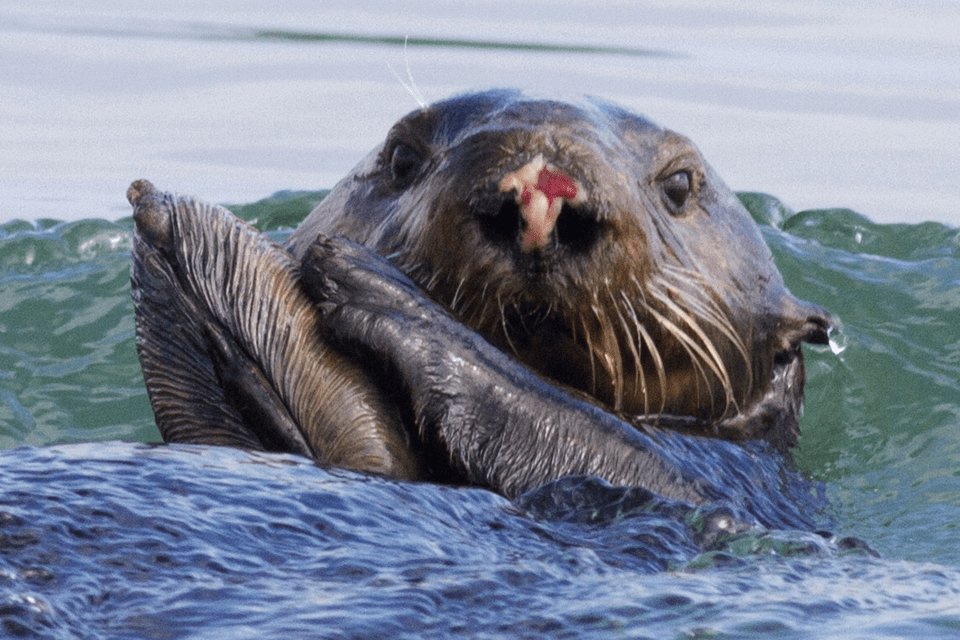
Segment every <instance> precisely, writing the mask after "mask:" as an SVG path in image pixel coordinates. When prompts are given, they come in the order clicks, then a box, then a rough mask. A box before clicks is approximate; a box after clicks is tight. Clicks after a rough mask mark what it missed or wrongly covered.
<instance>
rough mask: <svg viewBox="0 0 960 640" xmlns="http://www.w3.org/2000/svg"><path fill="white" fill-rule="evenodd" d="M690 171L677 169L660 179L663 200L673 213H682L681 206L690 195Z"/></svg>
mask: <svg viewBox="0 0 960 640" xmlns="http://www.w3.org/2000/svg"><path fill="white" fill-rule="evenodd" d="M690 186H691V179H690V172H689V171H677V172H676V173H671V174H670V175H669V176H667V177H666V178H664V179H663V180H661V181H660V188H661V190H662V191H663V201H664V204H666V205H667V207H669V208H670V212H671V213H673V214H674V215H679V214H680V213H683V207H684V205H685V204H687V198H689V197H690Z"/></svg>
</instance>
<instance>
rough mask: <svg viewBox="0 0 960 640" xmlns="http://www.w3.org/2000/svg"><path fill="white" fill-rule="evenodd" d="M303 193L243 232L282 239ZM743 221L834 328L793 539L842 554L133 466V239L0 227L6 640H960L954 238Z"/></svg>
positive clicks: (62, 228)
mask: <svg viewBox="0 0 960 640" xmlns="http://www.w3.org/2000/svg"><path fill="white" fill-rule="evenodd" d="M321 195H322V194H321V193H315V192H311V193H283V194H279V195H278V196H277V197H276V198H274V199H271V200H268V201H264V202H259V203H255V204H252V205H249V206H247V207H238V208H235V210H236V211H237V212H239V213H240V214H241V215H243V216H244V217H247V218H252V219H255V220H256V221H257V222H258V224H259V225H261V227H262V228H264V229H266V230H268V232H269V233H271V234H272V235H273V236H274V237H275V238H277V239H278V240H279V239H282V238H284V237H285V235H286V234H287V233H288V230H289V229H290V228H291V227H292V226H294V225H295V224H296V222H297V221H298V220H299V219H300V218H301V217H302V216H303V215H305V213H306V212H307V210H309V208H310V207H311V206H312V204H313V203H314V202H316V200H317V199H318V198H319V197H320V196H321ZM741 197H742V199H743V200H744V201H745V202H746V203H747V204H748V205H749V206H750V208H751V209H752V210H753V212H754V214H755V216H756V217H757V218H758V219H759V220H761V221H766V222H767V223H768V224H765V225H764V226H763V232H764V235H765V237H766V240H767V242H768V243H769V244H770V246H771V248H772V249H773V251H774V253H775V256H776V259H777V262H778V265H779V266H780V268H781V270H782V272H783V274H784V277H785V278H786V280H787V283H788V285H789V286H790V287H791V289H792V290H793V291H794V292H795V293H796V294H798V295H800V296H801V297H803V298H806V299H810V300H816V301H818V302H820V303H822V304H824V305H825V306H827V307H828V308H829V309H831V311H832V312H833V313H834V314H835V315H836V317H837V318H838V320H839V321H840V323H841V324H842V333H841V334H839V335H837V336H835V338H836V341H837V342H838V343H839V344H842V345H843V347H844V348H843V349H842V351H841V352H840V353H839V355H838V354H836V353H834V351H833V350H831V349H829V348H824V349H822V350H813V349H808V350H807V356H808V358H807V360H808V371H809V382H808V387H807V389H808V392H807V398H808V400H807V406H806V411H805V414H804V417H803V421H802V428H803V437H802V444H801V450H800V452H799V456H798V464H799V466H800V470H801V471H802V473H804V474H805V475H806V476H808V477H810V478H813V479H815V480H816V481H818V482H819V483H822V484H821V485H820V486H822V488H823V490H824V491H825V495H826V497H827V498H828V499H829V502H830V506H829V507H828V509H827V511H826V512H824V513H820V514H811V515H812V516H815V517H816V519H818V520H819V521H820V522H821V523H822V526H824V527H827V528H829V529H830V530H831V531H832V532H834V534H835V537H833V538H830V537H822V536H820V535H818V534H815V533H811V532H804V531H783V532H766V531H755V532H747V533H743V534H740V535H736V536H733V537H731V538H726V537H723V536H716V535H713V534H711V533H710V532H709V531H705V530H704V526H705V524H704V522H705V520H704V518H705V517H706V516H705V515H704V514H702V513H699V512H691V511H690V510H689V509H687V508H684V507H682V505H677V504H673V503H667V502H663V501H656V500H650V499H649V496H646V495H645V494H643V492H639V491H636V490H634V491H624V490H622V489H616V488H610V487H603V486H598V485H597V484H596V483H594V482H589V481H585V480H581V481H576V482H560V483H558V484H557V485H554V486H550V487H548V488H546V489H545V490H543V491H542V492H540V493H539V494H536V495H533V496H526V497H523V498H521V499H518V500H517V501H515V502H510V501H507V500H505V499H503V498H501V497H499V496H497V495H495V494H492V493H490V492H487V491H484V490H479V489H456V488H447V487H439V486H432V485H415V484H402V483H392V482H385V481H380V480H375V479H370V478H364V477H362V476H358V475H356V474H351V473H346V472H338V471H332V472H331V471H324V470H322V469H319V468H316V467H314V466H312V465H311V464H309V463H307V462H306V461H304V460H300V459H297V458H295V457H292V456H275V455H266V454H249V453H244V452H240V451H232V450H226V449H215V448H199V447H185V446H178V447H164V446H159V447H157V446H148V445H146V444H142V443H144V442H156V441H158V440H159V434H158V433H157V432H156V429H155V427H154V426H153V422H152V417H151V413H150V408H149V405H148V402H147V400H146V394H145V392H144V388H143V382H142V379H141V378H140V372H139V368H138V366H137V362H136V355H135V345H134V335H133V333H134V330H133V309H132V303H131V302H130V299H129V284H128V278H129V257H128V251H129V232H130V229H131V221H130V219H129V218H127V219H121V220H119V221H118V222H106V221H103V220H82V221H77V222H65V223H55V222H53V221H41V222H40V223H38V224H37V225H32V224H27V223H22V222H10V223H7V224H6V225H3V226H0V260H2V265H3V266H2V273H3V275H2V277H0V291H2V292H3V295H2V296H0V331H2V336H3V338H2V349H0V371H3V372H5V373H4V376H3V378H2V382H0V393H2V395H3V400H4V401H3V403H2V404H0V444H2V445H3V446H4V447H7V449H6V450H4V451H0V486H2V487H3V492H2V494H0V624H2V625H3V626H2V627H0V628H2V629H3V630H4V631H5V632H6V633H7V634H8V635H10V636H19V637H43V638H141V637H153V638H186V637H191V638H193V637H196V638H203V637H224V636H228V637H236V638H245V637H250V638H254V637H256V638H285V637H296V636H301V637H332V638H350V637H380V636H382V637H418V638H419V637H437V638H441V637H450V636H451V635H456V634H467V633H469V634H471V635H472V637H491V638H492V637H504V636H506V637H544V636H549V637H577V638H590V637H596V638H608V637H658V638H659V637H770V636H771V635H776V636H777V637H788V638H792V637H796V638H800V637H819V638H823V637H826V638H830V637H836V638H860V637H862V638H878V637H897V638H902V637H916V638H920V637H929V636H931V635H934V636H936V637H944V636H946V635H950V634H960V545H958V544H957V532H958V528H960V473H958V472H957V464H956V462H957V460H958V459H960V428H958V423H960V390H958V385H957V383H956V381H957V380H958V379H960V371H958V368H960V329H958V327H960V317H958V314H960V287H958V285H957V283H958V282H960V231H958V230H956V229H953V228H950V227H945V226H943V225H939V224H936V223H923V224H916V225H878V224H875V223H872V222H870V221H869V220H867V219H866V218H864V217H862V216H859V215H857V214H855V213H853V212H851V211H849V210H819V211H805V212H800V213H797V214H795V215H790V214H791V212H790V211H788V210H786V209H785V208H784V207H783V205H782V204H781V203H779V201H777V200H775V199H773V198H771V197H770V196H765V195H761V194H742V196H741ZM838 350H839V349H838ZM118 441H129V443H121V442H118ZM62 443H85V444H62ZM23 445H28V446H23ZM707 519H709V518H707ZM848 536H854V537H855V538H858V539H860V540H863V541H866V543H867V544H868V545H869V547H870V548H872V549H873V550H875V551H876V552H879V554H880V557H874V556H873V555H871V554H870V553H868V552H867V551H866V550H864V549H863V548H861V546H860V545H858V544H856V541H855V540H853V539H851V538H849V537H848Z"/></svg>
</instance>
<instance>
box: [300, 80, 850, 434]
mask: <svg viewBox="0 0 960 640" xmlns="http://www.w3.org/2000/svg"><path fill="white" fill-rule="evenodd" d="M318 233H325V234H328V235H342V236H346V237H349V238H351V239H353V240H355V241H358V242H361V243H363V244H366V245H368V246H370V247H372V248H375V249H376V250H377V251H379V252H380V253H381V254H383V255H384V256H387V257H388V258H389V259H390V260H391V261H393V262H394V263H395V264H396V265H397V266H398V267H399V268H400V269H401V270H403V271H404V272H405V273H407V274H408V275H409V276H410V277H411V278H412V279H413V280H414V281H416V282H417V283H418V284H419V285H420V286H421V287H422V288H423V289H424V290H425V291H426V292H427V293H428V294H429V295H430V296H431V297H432V298H433V299H435V300H436V301H438V302H440V303H442V304H444V305H445V306H446V307H447V308H448V309H449V310H450V311H451V312H452V313H453V314H454V315H455V316H456V317H458V318H459V319H460V320H461V321H462V322H464V323H465V324H467V325H468V326H470V327H472V328H473V329H475V330H476V331H478V332H480V333H481V334H482V335H484V336H485V337H486V338H487V339H488V340H490V341H491V342H493V343H494V344H496V345H497V346H499V347H500V348H502V349H503V350H505V351H507V352H510V353H512V354H514V355H515V356H516V357H517V358H518V359H519V360H520V361H522V362H523V363H525V364H526V365H528V366H529V367H531V368H532V369H534V370H536V371H537V372H539V373H540V374H542V375H543V376H545V377H547V378H549V379H552V380H554V381H557V382H559V383H562V384H564V385H567V386H569V387H573V388H575V389H578V390H580V391H581V392H583V393H586V394H589V395H590V396H593V397H594V398H595V399H596V400H598V401H599V402H601V403H603V404H604V405H606V406H607V407H608V408H609V409H610V410H612V411H615V412H618V413H620V414H625V415H633V416H643V417H644V419H646V420H648V421H661V422H664V423H667V424H672V425H676V426H680V427H683V428H686V429H692V430H694V431H698V432H703V433H708V434H714V435H720V436H722V437H726V438H730V439H750V438H763V439H766V440H769V441H771V442H772V443H774V444H775V445H776V446H778V447H779V448H781V449H786V448H788V447H790V446H793V445H795V444H796V441H797V436H798V433H799V429H798V414H799V408H800V405H801V402H802V397H803V384H804V377H805V374H804V369H803V356H802V353H801V351H800V345H801V343H802V342H805V341H808V342H816V343H824V342H826V341H827V333H828V330H829V328H830V327H831V324H832V322H831V320H830V317H829V315H828V314H827V313H826V312H825V311H824V310H823V309H821V308H819V307H817V306H815V305H813V304H810V303H807V302H803V301H800V300H798V299H797V298H795V297H794V296H792V295H791V294H790V292H789V291H788V290H787V288H786V286H785V285H784V282H783V279H782V277H781V276H780V274H779V272H778V271H777V269H776V267H775V266H774V263H773V259H772V256H771V254H770V251H769V250H768V248H767V246H766V245H765V244H764V242H763V239H762V237H761V236H760V233H759V231H758V229H757V227H756V225H755V224H754V222H753V220H752V219H751V218H750V216H749V214H748V213H747V212H746V211H745V210H744V208H743V207H742V206H741V204H740V203H739V201H738V200H737V199H736V197H735V196H734V195H733V193H732V192H731V191H730V190H729V189H728V188H727V187H726V186H725V185H724V184H723V182H722V181H721V180H720V179H719V178H718V177H717V175H716V174H715V173H714V172H713V171H712V169H711V168H710V167H709V166H708V165H707V164H706V162H705V161H704V160H703V158H702V157H701V155H700V153H699V151H698V150H697V149H696V147H695V146H694V145H693V144H692V143H691V142H690V141H689V140H688V139H687V138H685V137H683V136H681V135H678V134H676V133H673V132H672V131H669V130H666V129H663V128H661V127H658V126H657V125H655V124H653V123H651V122H650V121H648V120H646V119H644V118H642V117H640V116H637V115H634V114H632V113H630V112H628V111H625V110H624V109H622V108H619V107H617V106H614V105H611V104H608V103H605V102H601V101H599V100H593V99H587V100H585V101H583V102H582V103H579V104H570V103H566V102H558V101H551V100H540V99H533V98H529V97H526V96H524V95H523V94H521V93H519V92H515V91H490V92H485V93H478V94H470V95H465V96H460V97H455V98H452V99H449V100H445V101H442V102H439V103H437V104H434V105H432V106H429V107H426V108H424V109H421V110H418V111H415V112H413V113H411V114H409V115H408V116H406V117H405V118H403V119H402V120H400V122H398V123H397V124H396V125H395V126H394V127H393V129H392V130H391V131H390V133H389V135H388V136H387V139H386V141H385V142H384V143H383V144H382V145H381V146H380V147H378V148H377V149H375V150H374V151H373V152H372V153H371V154H370V155H369V156H368V157H367V158H366V160H365V161H364V162H362V163H361V164H360V165H359V166H358V167H357V168H356V169H355V171H354V172H353V173H352V174H351V175H349V176H348V177H346V178H345V179H344V180H343V181H341V182H340V183H339V184H338V185H337V187H336V188H335V189H334V190H333V192H332V193H331V194H330V195H329V196H328V197H327V199H325V200H324V201H323V202H322V203H321V204H320V205H319V206H318V207H317V209H316V210H314V212H313V213H311V215H310V217H308V218H307V220H306V221H305V222H304V223H303V225H301V227H300V228H299V229H298V230H297V231H296V232H295V233H294V234H293V235H292V236H291V239H290V242H289V245H288V246H289V248H290V249H291V251H293V253H294V254H295V255H296V254H300V253H302V252H303V251H304V250H305V249H306V247H307V246H308V245H309V243H310V241H311V240H312V239H313V238H314V237H316V235H317V234H318Z"/></svg>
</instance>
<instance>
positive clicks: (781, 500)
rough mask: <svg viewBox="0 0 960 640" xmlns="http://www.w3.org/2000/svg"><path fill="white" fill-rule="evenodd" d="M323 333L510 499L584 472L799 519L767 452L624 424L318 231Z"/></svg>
mask: <svg viewBox="0 0 960 640" xmlns="http://www.w3.org/2000/svg"><path fill="white" fill-rule="evenodd" d="M301 282H302V286H303V288H304V291H305V292H306V293H307V295H308V296H309V297H311V298H312V299H313V300H314V301H315V302H316V304H317V308H318V309H319V310H320V313H321V317H322V321H323V323H324V326H325V327H326V328H327V329H328V331H329V334H328V335H329V338H330V339H332V340H334V341H336V342H337V343H338V344H341V345H343V346H345V347H351V348H352V351H353V353H354V354H355V356H356V357H357V358H359V359H365V360H368V361H373V362H375V363H376V364H378V365H379V366H380V367H382V368H383V369H384V370H385V371H387V372H389V374H390V377H391V378H392V379H394V380H399V381H401V382H402V387H403V390H402V393H403V395H404V396H405V398H406V401H407V402H409V403H410V405H411V408H412V413H413V415H414V419H415V421H416V423H417V426H418V428H419V432H420V433H421V435H422V436H429V435H430V434H436V436H437V437H438V438H439V439H440V440H441V442H442V445H443V447H444V448H445V449H446V450H448V451H449V456H450V460H451V465H452V466H453V468H454V469H455V470H457V471H458V472H460V473H462V474H463V475H464V476H465V479H466V480H467V481H469V482H471V483H474V484H479V485H483V486H487V487H490V488H492V489H494V490H496V491H498V492H500V493H502V494H503V495H506V496H508V497H513V496H516V495H519V494H521V493H523V492H526V491H528V490H531V489H533V488H536V487H538V486H540V485H542V484H544V483H546V482H549V481H551V480H555V479H557V478H559V477H562V476H566V475H576V474H587V475H594V476H598V477H600V478H603V479H605V480H607V481H609V482H610V483H612V484H616V485H627V486H641V487H646V488H648V489H650V490H652V491H655V492H657V493H659V494H660V495H663V496H665V497H669V498H674V499H680V500H684V501H688V502H691V503H694V504H703V503H709V502H714V501H720V500H724V501H726V502H728V503H729V504H735V505H742V506H744V507H746V508H747V510H748V512H749V513H750V516H746V515H745V514H741V516H743V517H746V518H748V519H749V518H750V517H753V518H757V519H758V520H759V521H760V522H761V523H763V524H765V525H767V526H775V527H777V526H779V527H797V526H801V527H802V526H809V524H810V521H809V519H808V516H807V515H805V514H803V513H802V512H801V510H799V509H798V507H797V504H796V503H794V502H793V501H792V499H793V498H796V497H797V496H789V497H788V496H785V495H783V492H782V488H783V487H782V485H781V482H782V480H783V477H782V473H783V469H782V468H781V467H780V462H779V460H778V458H777V456H775V455H774V456H769V455H761V456H757V455H755V454H754V453H753V452H750V451H747V450H745V449H744V448H743V447H741V446H739V445H736V444H733V443H729V442H724V441H721V440H716V439H705V438H698V437H691V436H684V435H681V434H678V433H674V432H671V431H664V430H660V429H656V428H653V427H649V426H643V425H630V424H628V423H626V422H624V421H623V420H621V419H619V418H617V417H616V416H615V415H613V414H611V413H609V412H607V411H605V410H603V409H602V408H601V407H599V406H597V405H596V404H595V403H593V402H591V401H589V400H587V399H584V398H582V397H575V396H574V395H571V394H570V393H567V392H566V391H564V390H563V389H562V388H559V387H555V386H553V385H550V384H548V383H546V382H545V381H543V380H542V379H541V378H540V377H539V376H537V375H536V374H534V373H532V372H531V371H529V370H528V369H526V368H525V367H523V366H521V365H519V364H517V363H516V362H515V361H513V360H512V359H510V358H509V357H508V356H506V355H505V354H504V353H503V352H501V351H500V350H498V349H496V348H495V347H493V346H492V345H491V344H489V343H488V342H487V341H486V340H485V339H484V338H482V337H481V336H480V335H479V334H477V333H475V332H474V331H472V330H470V329H469V328H467V327H465V326H464V325H462V324H460V323H459V321H457V320H455V319H454V318H453V317H451V315H450V314H449V313H448V312H447V311H446V310H444V309H442V308H440V307H439V306H438V305H436V304H435V303H434V302H432V301H431V300H429V299H428V298H426V297H425V296H424V294H423V293H422V292H421V291H420V290H419V289H418V288H417V286H416V285H415V284H414V283H413V282H412V281H410V280H409V279H408V278H407V277H406V276H405V275H403V274H402V273H400V272H399V271H398V270H397V269H396V268H395V267H393V266H392V265H390V264H389V263H388V262H386V261H385V260H383V259H382V258H381V257H380V256H378V255H377V254H375V253H374V252H372V251H371V250H369V249H367V248H365V247H362V246H360V245H357V244H354V243H352V242H350V241H347V240H344V239H327V238H320V239H318V240H317V241H316V242H314V244H312V245H311V246H310V247H309V248H308V250H307V251H306V252H305V255H304V259H303V263H302V265H301Z"/></svg>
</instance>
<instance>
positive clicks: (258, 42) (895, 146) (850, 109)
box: [0, 0, 960, 224]
mask: <svg viewBox="0 0 960 640" xmlns="http://www.w3.org/2000/svg"><path fill="white" fill-rule="evenodd" d="M958 29H960V9H958V8H957V5H956V3H955V2H952V1H950V0H942V1H937V0H918V1H909V2H908V1H907V0H878V1H876V2H864V1H862V0H837V1H827V0H804V1H802V2H791V3H764V2H740V1H734V0H719V1H709V2H708V1H707V0H677V1H665V0H661V1H657V2H640V3H637V2H631V1H628V0H619V1H618V0H608V1H601V2H592V3H590V4H588V5H584V4H583V3H580V2H570V1H567V2H544V1H539V0H535V1H532V2H523V3H516V2H512V1H510V0H482V1H471V2H458V1H453V2H446V1H443V0H434V1H428V2H394V3H390V4H385V3H377V2H369V1H366V2H365V1H357V0H351V1H350V2H346V1H339V0H331V1H326V2H323V3H322V4H318V3H315V2H307V1H305V0H279V1H278V2H272V3H261V2H255V1H245V2H216V1H212V2H203V3H197V2H186V1H183V0H180V1H177V0H173V1H165V2H137V3H129V2H122V1H120V0H114V1H111V0H106V1H98V2H91V1H89V0H80V1H78V2H72V3H63V2H57V1H55V0H49V1H47V0H33V1H30V2H26V1H20V0H11V1H9V2H4V3H3V6H2V7H0V122H2V123H3V126H2V127H0V194H2V195H3V198H2V201H0V219H10V218H22V219H26V220H33V219H36V218H44V217H52V218H57V219H78V218H90V217H94V218H100V217H105V218H107V219H111V220H112V219H116V218H119V217H121V216H123V215H125V213H126V206H127V205H126V202H125V200H124V198H123V193H124V191H125V189H126V185H127V184H129V182H130V181H132V180H134V179H136V178H140V177H146V178H150V179H152V180H154V181H155V182H156V183H157V184H158V185H160V186H162V187H164V188H167V189H177V190H180V191H183V192H187V193H196V194H198V195H202V196H204V197H205V198H208V199H210V200H213V201H215V202H250V201H252V200H256V199H259V198H261V197H264V196H266V195H269V194H271V193H273V192H274V191H276V190H277V189H281V188H286V189H318V188H325V187H330V186H332V185H333V183H334V182H335V181H336V180H337V179H338V178H339V177H341V176H342V175H343V174H344V173H346V171H347V170H348V169H349V168H350V167H352V166H353V165H354V164H355V162H356V161H357V159H358V158H360V157H361V156H362V155H363V154H364V153H365V152H366V151H367V150H368V149H369V148H371V147H372V146H373V145H374V144H375V143H376V142H378V141H379V140H380V139H381V138H382V137H383V135H384V133H385V131H386V130H387V128H388V127H389V126H390V124H392V123H393V122H394V121H395V120H396V119H397V118H398V117H399V116H401V115H402V114H404V113H406V112H408V111H410V110H412V109H413V108H415V107H416V106H417V103H416V101H415V100H414V98H413V97H412V96H411V95H410V94H409V93H407V91H405V90H404V89H403V87H402V86H401V83H400V82H399V81H398V80H397V79H396V78H395V77H394V73H393V72H396V73H397V74H398V75H400V76H401V77H402V78H404V79H406V65H407V64H409V67H410V71H411V73H412V76H413V79H414V81H415V82H416V85H417V87H418V88H419V89H420V91H421V92H422V94H423V95H424V96H425V98H426V99H427V100H428V101H432V100H436V99H440V98H443V97H446V96H448V95H450V94H452V93H455V92H459V91H464V90H467V89H473V88H488V87H491V86H522V87H525V88H528V89H530V90H533V91H542V92H546V93H551V94H556V93H564V92H567V93H589V94H596V95H599V96H602V97H605V98H607V99H610V100H614V101H619V102H622V103H624V104H625V105H626V106H628V107H630V108H632V109H634V110H635V111H638V112H640V113H643V114H645V115H647V116H649V117H651V118H652V119H654V120H655V121H657V122H659V123H660V124H663V125H665V126H668V127H671V128H673V129H675V130H677V131H680V132H682V133H685V134H687V135H689V136H690V137H691V138H693V140H694V141H696V142H697V144H698V145H699V146H700V147H701V149H702V151H703V152H704V154H705V155H706V157H707V158H708V159H709V160H710V162H711V163H712V164H713V165H714V166H715V167H716V168H717V169H718V171H719V172H720V174H721V175H722V176H724V177H725V179H726V180H727V182H728V183H729V184H730V186H731V187H733V188H734V189H737V190H745V191H765V192H768V193H773V194H775V195H777V196H778V197H779V198H781V199H782V200H783V201H785V202H787V203H789V204H790V206H792V207H794V208H796V209H806V208H811V207H832V206H847V207H851V208H853V209H855V210H857V211H860V212H862V213H864V214H866V215H868V216H870V217H871V218H872V219H874V220H876V221H880V222H886V221H900V222H908V221H921V220H930V219H935V220H940V221H945V222H950V223H954V224H956V223H958V222H960V217H958V216H957V212H956V207H955V203H956V202H957V201H958V196H960V181H958V180H957V170H958V165H960V161H958V155H957V149H958V148H960V65H958V64H956V61H957V60H960V37H958V36H957V32H958ZM405 36H409V37H410V44H409V45H408V47H407V49H406V53H404V49H403V47H402V46H401V44H400V43H401V42H402V40H403V38H404V37H405ZM391 69H392V70H393V71H391Z"/></svg>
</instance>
